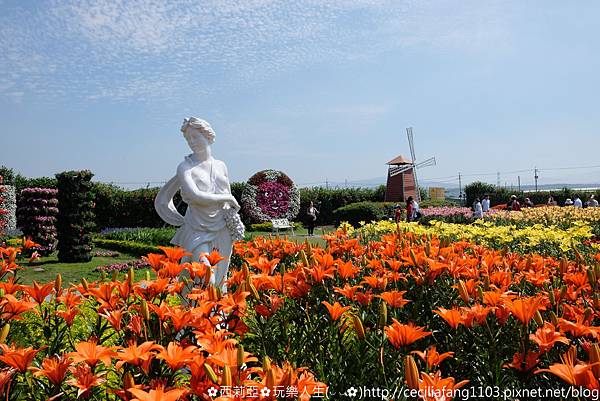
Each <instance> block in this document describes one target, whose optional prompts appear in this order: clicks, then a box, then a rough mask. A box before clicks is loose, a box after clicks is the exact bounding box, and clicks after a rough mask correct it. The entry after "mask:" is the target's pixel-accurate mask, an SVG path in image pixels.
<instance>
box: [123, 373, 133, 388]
mask: <svg viewBox="0 0 600 401" xmlns="http://www.w3.org/2000/svg"><path fill="white" fill-rule="evenodd" d="M134 386H135V381H134V380H133V376H132V375H131V372H127V373H125V374H124V375H123V389H124V390H127V389H130V388H132V387H134Z"/></svg>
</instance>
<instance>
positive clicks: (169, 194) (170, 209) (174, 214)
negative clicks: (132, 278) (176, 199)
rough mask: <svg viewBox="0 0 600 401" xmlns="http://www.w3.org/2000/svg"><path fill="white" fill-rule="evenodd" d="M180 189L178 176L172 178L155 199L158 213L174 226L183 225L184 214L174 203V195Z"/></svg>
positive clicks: (155, 207)
mask: <svg viewBox="0 0 600 401" xmlns="http://www.w3.org/2000/svg"><path fill="white" fill-rule="evenodd" d="M178 190H179V180H178V179H177V176H175V177H173V178H171V179H170V180H169V181H167V183H166V184H165V185H164V186H163V187H162V188H161V189H160V191H158V194H157V195H156V198H155V199H154V209H156V213H158V215H159V216H160V218H161V219H163V220H164V221H165V222H166V223H168V224H171V225H173V226H181V225H183V221H184V219H183V216H182V215H181V214H180V213H179V212H178V211H177V208H176V207H175V205H174V204H173V196H175V194H176V193H177V191H178Z"/></svg>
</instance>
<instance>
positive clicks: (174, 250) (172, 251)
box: [158, 246, 192, 263]
mask: <svg viewBox="0 0 600 401" xmlns="http://www.w3.org/2000/svg"><path fill="white" fill-rule="evenodd" d="M158 249H160V250H161V251H163V252H164V253H165V255H166V256H167V259H169V260H170V261H171V262H174V263H177V262H179V261H180V260H181V259H182V258H183V257H184V256H192V254H191V253H189V252H187V251H186V250H185V249H183V248H178V247H168V246H159V247H158Z"/></svg>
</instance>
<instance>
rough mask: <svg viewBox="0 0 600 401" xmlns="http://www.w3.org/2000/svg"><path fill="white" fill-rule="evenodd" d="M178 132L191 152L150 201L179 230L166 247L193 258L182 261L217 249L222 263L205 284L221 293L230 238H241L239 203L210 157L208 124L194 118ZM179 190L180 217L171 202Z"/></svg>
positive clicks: (211, 134)
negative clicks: (182, 206) (184, 205)
mask: <svg viewBox="0 0 600 401" xmlns="http://www.w3.org/2000/svg"><path fill="white" fill-rule="evenodd" d="M181 131H182V132H183V136H184V137H185V139H186V141H187V143H188V145H189V147H190V149H191V150H192V152H193V153H192V154H190V155H188V156H186V157H185V159H184V160H183V161H182V162H181V163H180V164H179V166H178V167H177V174H176V175H175V176H174V177H173V178H171V179H170V180H169V181H168V182H167V183H166V184H165V185H164V186H163V187H162V188H161V190H160V191H159V193H158V195H157V196H156V199H155V200H154V207H155V209H156V211H157V213H158V215H159V216H160V217H161V218H162V219H163V220H164V221H165V222H167V223H169V224H171V225H174V226H180V227H179V229H178V230H177V232H176V234H175V236H174V237H173V239H172V240H171V243H172V244H174V245H177V246H180V247H182V248H184V249H185V250H187V251H188V252H190V253H191V254H192V256H191V257H188V258H187V260H186V261H198V260H202V261H203V262H204V263H207V264H208V261H207V260H206V258H202V259H201V258H200V257H201V255H203V254H205V253H206V254H208V253H210V252H211V251H213V250H215V249H216V250H217V251H218V252H219V253H220V254H221V256H222V257H224V258H225V259H224V260H222V261H221V262H219V263H218V265H217V267H216V269H215V271H214V272H213V275H212V277H211V281H210V283H211V284H212V285H214V286H215V287H218V288H221V289H222V290H223V292H225V291H226V289H227V288H226V284H225V281H226V280H227V270H228V268H229V258H230V256H231V250H232V243H233V240H238V239H241V238H240V237H243V224H242V223H241V220H240V219H239V216H238V214H237V212H238V211H239V210H240V205H239V204H238V202H237V200H236V199H235V198H234V197H233V195H231V187H230V185H229V178H228V174H227V167H226V166H225V163H223V162H222V161H220V160H216V159H214V158H213V157H212V153H211V147H210V145H211V144H212V143H213V142H214V141H215V132H214V131H213V129H212V128H211V126H210V124H209V123H208V122H206V121H204V120H201V119H199V118H196V117H190V118H189V119H185V120H184V121H183V125H182V126H181ZM178 190H179V191H181V198H182V199H183V201H184V202H186V203H187V205H188V207H187V211H186V213H185V216H182V215H181V214H179V212H178V211H177V209H176V208H175V205H174V204H173V196H174V195H175V194H176V193H177V191H178Z"/></svg>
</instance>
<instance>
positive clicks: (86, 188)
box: [56, 170, 95, 262]
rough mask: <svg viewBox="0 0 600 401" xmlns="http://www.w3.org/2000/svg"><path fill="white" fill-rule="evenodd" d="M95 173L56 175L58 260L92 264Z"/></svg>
mask: <svg viewBox="0 0 600 401" xmlns="http://www.w3.org/2000/svg"><path fill="white" fill-rule="evenodd" d="M92 176H93V174H92V172H91V171H89V170H83V171H65V172H63V173H59V174H56V179H57V185H58V205H59V213H58V224H57V229H58V260H59V261H60V262H89V261H90V260H92V252H91V251H92V234H91V233H92V231H93V230H94V227H95V225H94V211H93V206H94V202H93V201H94V193H93V192H92V189H93V184H92V182H91V181H90V180H91V179H92Z"/></svg>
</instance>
